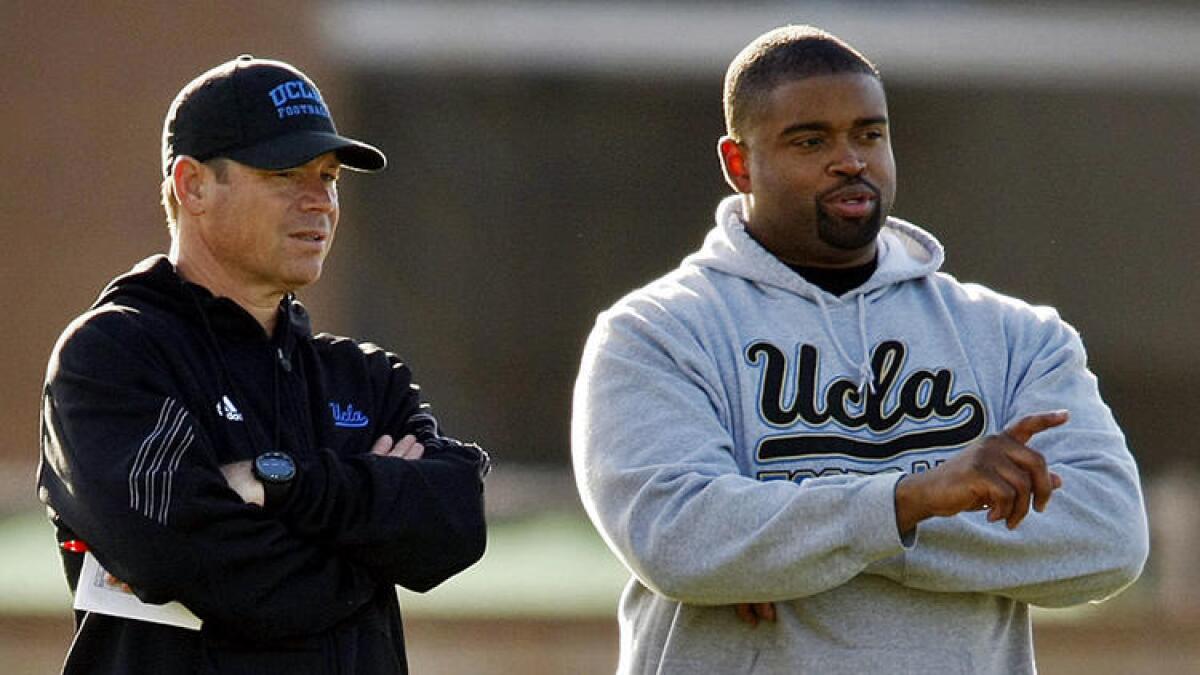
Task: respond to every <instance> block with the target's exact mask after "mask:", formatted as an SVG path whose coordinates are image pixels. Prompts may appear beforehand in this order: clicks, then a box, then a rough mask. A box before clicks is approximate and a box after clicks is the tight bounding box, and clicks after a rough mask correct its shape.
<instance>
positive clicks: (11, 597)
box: [0, 512, 628, 617]
mask: <svg viewBox="0 0 1200 675" xmlns="http://www.w3.org/2000/svg"><path fill="white" fill-rule="evenodd" d="M627 578H628V574H627V573H626V571H625V569H624V568H623V567H622V566H621V565H620V563H618V562H617V560H616V558H614V557H613V556H612V554H611V553H609V551H608V549H607V548H606V547H605V546H604V543H603V541H601V539H600V537H599V536H598V535H597V534H596V532H595V531H594V530H593V529H592V527H591V525H590V524H588V522H587V521H586V520H585V519H584V518H583V517H582V516H578V515H574V514H562V513H546V514H542V515H539V516H536V517H530V518H525V519H522V520H518V521H508V522H500V523H493V524H492V525H491V526H490V528H489V537H488V550H487V554H486V555H485V556H484V558H483V560H482V561H480V562H479V563H478V564H476V565H475V566H474V567H472V568H471V569H469V570H467V571H466V572H463V573H462V574H460V575H458V576H456V577H455V578H453V579H451V580H450V581H448V582H446V583H444V584H442V585H441V586H439V587H438V588H435V589H433V590H432V591H430V592H428V593H425V594H417V593H410V592H408V591H404V590H401V591H400V604H401V607H402V608H403V610H404V613H405V614H412V615H423V616H472V617H512V616H529V617H534V616H537V617H547V616H551V617H552V616H588V615H599V616H614V615H615V612H616V603H617V596H618V595H619V593H620V590H621V587H622V586H623V585H624V583H625V580H626V579H627ZM68 611H70V596H69V594H68V592H67V585H66V582H65V581H64V580H63V576H62V567H61V564H60V563H59V558H58V552H57V551H56V550H55V548H54V533H53V529H52V528H51V526H50V524H49V522H47V520H46V518H45V517H44V516H43V515H42V514H41V513H39V512H32V513H23V514H17V515H12V516H9V517H7V518H4V519H0V614H20V615H38V614H64V613H66V612H68Z"/></svg>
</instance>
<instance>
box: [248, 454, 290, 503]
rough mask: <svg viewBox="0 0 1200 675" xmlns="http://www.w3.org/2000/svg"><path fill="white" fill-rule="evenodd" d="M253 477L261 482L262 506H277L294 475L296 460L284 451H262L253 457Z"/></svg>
mask: <svg viewBox="0 0 1200 675" xmlns="http://www.w3.org/2000/svg"><path fill="white" fill-rule="evenodd" d="M254 477H255V478H257V479H258V480H259V481H261V482H262V484H263V507H264V508H272V507H278V506H279V503H280V502H281V501H283V499H284V497H287V493H288V491H289V490H290V489H291V487H292V479H294V478H295V477H296V462H295V461H293V460H292V456H291V455H289V454H287V453H286V452H264V453H262V454H261V455H259V456H258V457H255V458H254Z"/></svg>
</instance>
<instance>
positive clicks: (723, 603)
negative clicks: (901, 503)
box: [572, 196, 1148, 674]
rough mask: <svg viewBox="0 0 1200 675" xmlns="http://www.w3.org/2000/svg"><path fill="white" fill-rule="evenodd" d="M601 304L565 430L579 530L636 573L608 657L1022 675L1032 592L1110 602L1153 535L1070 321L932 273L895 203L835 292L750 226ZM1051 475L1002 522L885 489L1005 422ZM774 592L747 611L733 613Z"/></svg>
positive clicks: (784, 669) (721, 232)
mask: <svg viewBox="0 0 1200 675" xmlns="http://www.w3.org/2000/svg"><path fill="white" fill-rule="evenodd" d="M740 205H741V202H740V200H739V198H738V197H737V196H732V197H729V198H727V199H725V200H724V201H723V202H722V203H721V205H720V207H719V208H718V210H717V225H716V227H715V228H714V229H713V230H712V231H711V232H710V233H709V235H708V237H707V239H706V240H705V242H704V245H703V247H702V248H701V249H700V251H698V252H696V253H695V254H693V255H691V256H689V257H688V258H686V259H685V260H684V261H683V263H682V264H681V265H680V267H679V268H678V269H676V270H675V271H673V272H671V273H669V274H667V275H666V276H664V277H662V278H660V279H658V280H657V281H654V282H653V283H651V284H649V285H647V286H645V287H644V288H641V289H639V290H637V291H634V292H633V293H631V294H629V295H628V296H626V297H625V298H623V299H621V300H620V301H619V302H617V303H616V305H614V306H613V307H612V308H611V309H609V310H608V311H606V312H604V313H602V314H601V315H600V316H599V317H598V319H597V322H596V326H595V328H594V330H593V331H592V333H591V336H590V337H589V339H588V342H587V346H586V348H585V350H584V356H583V363H582V368H581V370H580V373H579V378H578V381H577V383H576V389H575V399H574V415H573V421H572V446H573V448H572V449H573V454H574V468H575V475H576V480H577V483H578V487H579V490H580V493H581V495H582V498H583V502H584V505H585V507H586V509H587V512H588V515H589V516H590V518H591V519H592V522H593V523H594V524H595V525H596V527H597V528H598V529H599V531H600V533H601V535H602V536H603V537H604V539H605V541H606V542H607V543H608V545H609V547H610V548H611V549H612V551H613V552H614V553H615V554H616V555H617V557H618V558H620V560H621V562H622V563H624V565H625V566H626V567H627V568H628V569H629V571H630V572H631V573H632V575H633V577H632V579H631V580H630V582H629V584H628V586H627V587H626V589H625V591H624V593H623V594H622V597H621V600H620V609H619V621H620V631H621V645H620V665H619V672H620V673H638V674H642V673H705V674H709V673H855V674H860V673H918V672H919V673H972V674H975V673H1005V674H1008V673H1028V672H1034V671H1035V667H1034V662H1033V646H1032V637H1031V626H1030V618H1029V606H1030V605H1039V606H1044V607H1065V606H1069V605H1075V604H1080V603H1084V602H1089V601H1093V602H1095V601H1099V600H1103V599H1104V598H1107V597H1110V596H1112V595H1114V594H1115V593H1117V592H1118V591H1120V590H1121V589H1122V588H1124V587H1125V586H1127V585H1129V584H1130V583H1132V582H1133V580H1134V579H1136V578H1137V576H1138V574H1139V573H1140V571H1141V568H1142V566H1143V564H1144V562H1145V559H1146V555H1147V550H1148V536H1147V527H1146V517H1145V509H1144V505H1143V501H1142V495H1141V491H1140V487H1139V482H1138V472H1137V467H1136V464H1135V463H1134V460H1133V458H1132V457H1131V456H1130V453H1129V451H1128V450H1127V448H1126V445H1125V439H1124V436H1123V435H1122V433H1121V430H1120V429H1119V428H1118V427H1117V424H1116V422H1115V421H1114V419H1113V416H1112V414H1111V412H1110V411H1109V409H1108V407H1107V406H1106V405H1105V404H1104V402H1103V401H1102V400H1101V398H1100V395H1099V392H1098V389H1097V383H1096V378H1095V377H1094V376H1093V375H1092V373H1091V372H1089V370H1088V368H1087V364H1086V354H1085V352H1084V348H1083V345H1082V344H1081V342H1080V340H1079V336H1078V334H1077V333H1076V332H1075V331H1074V330H1073V329H1072V328H1071V327H1070V326H1068V325H1067V324H1065V323H1064V322H1063V321H1062V320H1060V319H1059V317H1058V315H1057V314H1056V313H1055V311H1054V310H1053V309H1050V308H1047V307H1033V306H1030V305H1028V304H1025V303H1023V302H1020V301H1018V300H1014V299H1012V298H1009V297H1005V296H1003V295H1000V294H998V293H995V292H993V291H991V290H988V289H987V288H984V287H982V286H979V285H973V284H963V283H960V282H958V281H957V280H955V279H954V278H953V277H951V276H949V275H947V274H944V273H941V272H939V271H938V269H939V267H940V266H941V264H942V260H943V251H942V247H941V245H940V244H939V243H938V242H937V241H936V240H935V239H934V238H933V237H932V236H931V235H929V234H928V233H926V232H924V231H923V230H921V229H919V228H917V227H915V226H913V225H911V224H909V223H906V222H904V221H902V220H899V219H896V218H890V219H889V220H888V221H887V223H886V225H885V226H884V228H883V230H882V232H881V233H880V235H879V240H878V244H879V247H878V251H879V254H878V268H877V270H876V271H875V273H874V275H873V276H872V277H871V278H870V280H868V281H867V282H866V283H865V284H864V285H863V286H861V287H859V288H858V289H855V290H853V291H851V292H849V293H847V294H845V295H843V296H840V297H835V296H833V295H830V294H828V293H825V292H824V291H822V290H820V289H819V288H817V287H815V286H812V285H810V284H809V283H807V282H806V281H805V280H804V279H803V278H801V277H800V276H799V275H797V274H796V273H795V272H793V271H792V270H790V269H789V268H788V267H787V266H786V265H784V264H783V263H782V262H780V261H779V260H778V259H776V258H775V257H774V256H773V255H771V254H770V253H769V252H768V251H766V250H765V249H763V248H762V247H761V246H760V245H759V244H758V243H756V242H755V241H754V240H753V239H752V238H751V237H750V236H749V235H748V234H747V233H746V231H745V227H744V222H743V220H742V216H741V206H740ZM1063 408H1065V409H1068V410H1069V411H1070V413H1071V418H1070V421H1069V422H1068V423H1067V424H1065V425H1063V426H1061V427H1058V428H1055V429H1050V430H1047V431H1044V432H1042V433H1040V434H1037V435H1036V436H1034V438H1033V440H1032V441H1031V442H1030V444H1031V445H1032V446H1033V447H1034V448H1035V449H1037V450H1038V451H1040V452H1042V453H1043V454H1044V455H1045V456H1046V458H1047V460H1048V462H1049V463H1050V467H1051V469H1052V470H1053V471H1054V472H1056V473H1058V474H1059V475H1060V476H1061V477H1062V479H1063V487H1062V488H1061V489H1059V490H1058V491H1056V492H1055V493H1054V496H1053V498H1052V499H1051V500H1050V504H1049V506H1048V507H1047V509H1046V510H1045V512H1043V513H1031V514H1030V515H1029V517H1027V518H1026V519H1025V521H1023V522H1022V523H1021V525H1020V526H1019V527H1018V528H1017V529H1015V530H1012V531H1010V530H1008V529H1007V528H1006V527H1004V524H1003V521H1001V522H999V523H989V522H987V520H986V513H985V512H969V513H963V514H960V515H958V516H954V517H951V518H933V519H930V520H926V521H924V522H922V523H921V524H920V525H919V526H918V527H917V529H916V531H915V533H913V534H912V535H911V536H910V537H908V538H906V539H904V540H902V538H901V536H900V534H899V533H898V532H897V526H896V512H895V500H894V490H895V485H896V483H897V481H898V480H899V478H900V477H901V476H902V475H904V474H906V473H913V472H919V471H924V470H926V469H929V468H931V467H934V466H937V465H938V464H939V463H941V462H943V461H945V460H946V459H947V458H949V457H951V456H953V455H954V453H956V452H958V451H960V450H962V449H963V448H964V447H966V446H967V445H968V444H969V443H971V442H972V441H974V440H975V439H978V438H980V437H982V436H984V435H987V434H995V433H999V432H1001V431H1002V430H1003V429H1004V428H1005V426H1006V425H1008V424H1010V423H1012V422H1013V421H1015V420H1017V419H1018V418H1020V417H1023V416H1025V415H1029V414H1032V413H1036V412H1044V411H1050V410H1058V409H1063ZM742 602H774V603H775V604H776V607H777V613H778V620H777V622H775V623H760V624H759V625H758V627H757V628H752V627H750V626H749V625H747V624H745V623H743V622H742V621H740V620H739V619H738V618H737V616H736V614H735V612H734V609H733V608H732V607H731V606H730V605H732V604H735V603H742Z"/></svg>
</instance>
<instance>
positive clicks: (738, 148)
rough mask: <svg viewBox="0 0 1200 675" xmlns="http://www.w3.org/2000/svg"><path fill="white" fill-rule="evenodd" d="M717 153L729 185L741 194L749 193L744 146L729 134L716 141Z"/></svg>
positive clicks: (748, 171)
mask: <svg viewBox="0 0 1200 675" xmlns="http://www.w3.org/2000/svg"><path fill="white" fill-rule="evenodd" d="M717 153H718V154H720V156H721V171H722V172H724V174H725V182H726V183H729V187H731V188H733V189H734V190H737V191H738V192H740V193H742V194H749V193H750V170H749V168H748V166H747V162H746V159H747V156H746V148H745V147H744V146H743V145H742V144H740V143H738V142H737V141H735V140H733V139H732V138H730V137H729V136H722V137H721V140H719V141H717Z"/></svg>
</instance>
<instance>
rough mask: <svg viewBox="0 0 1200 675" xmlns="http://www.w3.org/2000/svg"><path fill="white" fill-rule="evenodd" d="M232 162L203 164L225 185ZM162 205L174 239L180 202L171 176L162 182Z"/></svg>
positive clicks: (218, 159) (223, 159)
mask: <svg viewBox="0 0 1200 675" xmlns="http://www.w3.org/2000/svg"><path fill="white" fill-rule="evenodd" d="M232 161H233V160H231V159H228V158H226V157H214V158H212V159H210V160H208V161H207V162H201V163H202V164H204V165H205V166H207V167H209V168H210V169H212V170H213V173H214V174H216V176H217V182H218V183H224V182H225V181H226V180H228V179H229V163H230V162H232ZM162 205H163V211H166V214H167V231H169V232H170V233H171V238H172V239H173V238H174V237H175V234H176V231H177V228H178V224H179V200H178V199H176V198H175V185H174V181H173V179H172V177H171V176H167V177H166V178H164V179H163V182H162Z"/></svg>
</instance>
